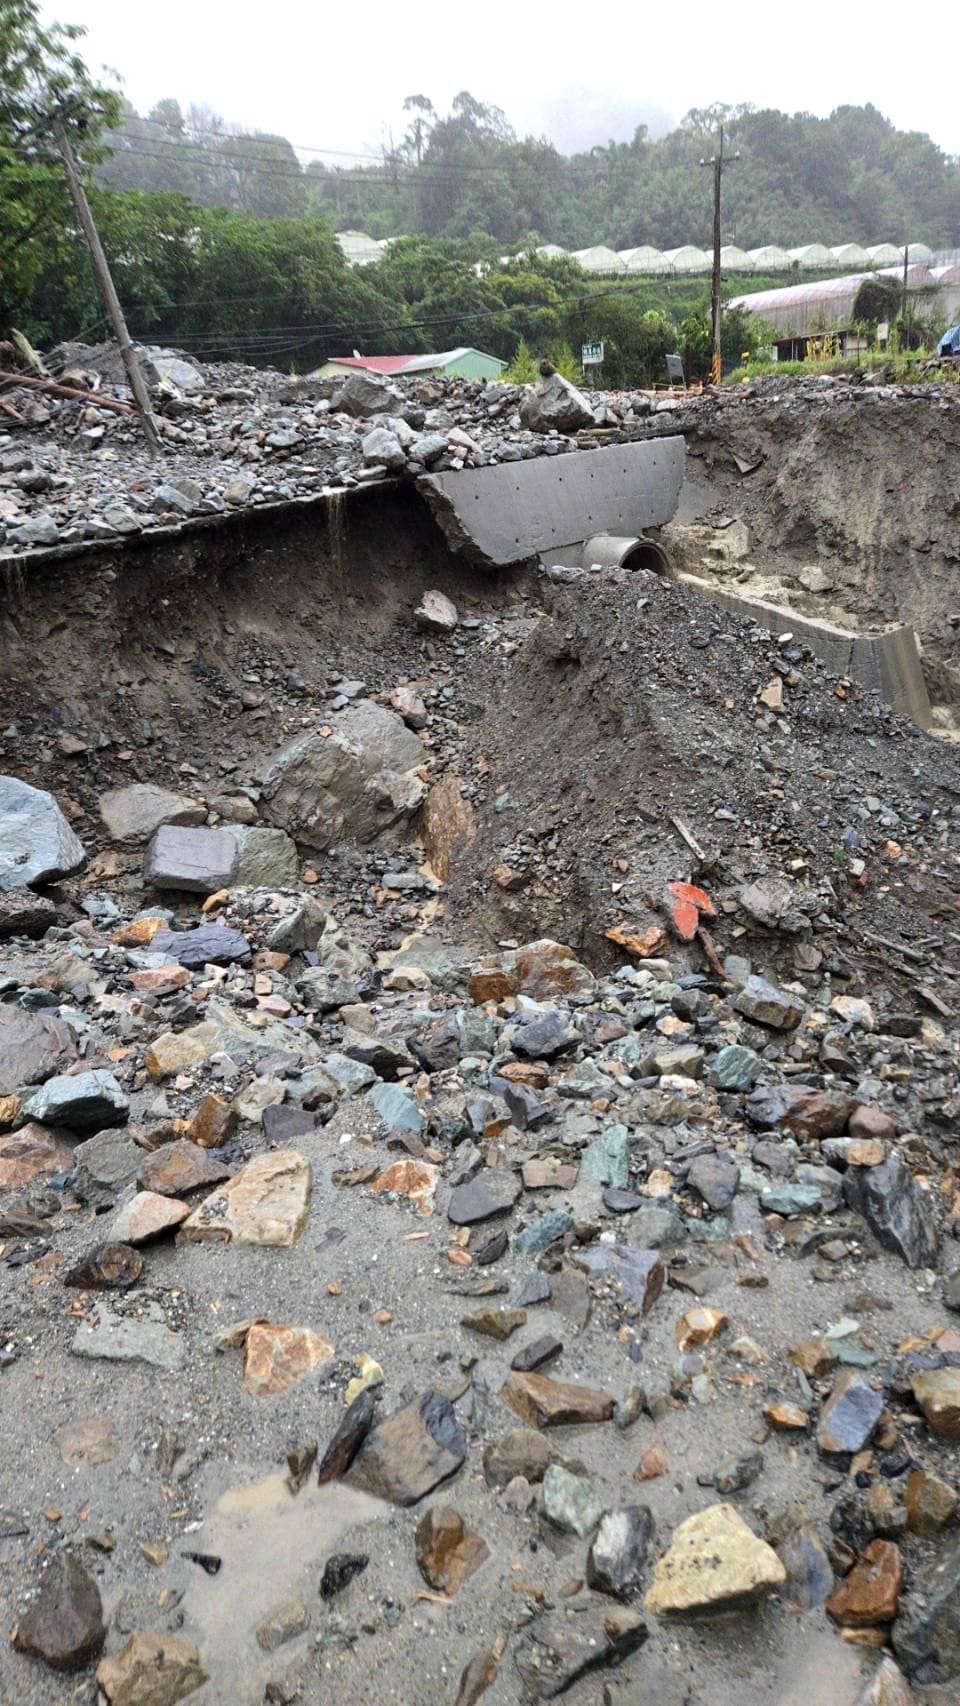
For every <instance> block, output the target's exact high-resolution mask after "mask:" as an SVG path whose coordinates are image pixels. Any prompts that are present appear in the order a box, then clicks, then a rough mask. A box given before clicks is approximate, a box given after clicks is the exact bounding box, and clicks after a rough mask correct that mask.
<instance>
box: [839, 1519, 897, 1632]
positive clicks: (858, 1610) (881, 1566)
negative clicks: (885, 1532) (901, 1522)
mask: <svg viewBox="0 0 960 1706" xmlns="http://www.w3.org/2000/svg"><path fill="white" fill-rule="evenodd" d="M902 1582H903V1561H902V1559H901V1557H900V1548H899V1546H896V1545H895V1544H894V1542H893V1541H892V1540H871V1542H870V1544H869V1546H868V1547H867V1548H866V1550H865V1551H864V1553H863V1556H862V1557H861V1558H859V1559H858V1560H857V1562H856V1563H855V1564H854V1566H853V1569H852V1570H851V1571H850V1574H849V1575H848V1576H844V1578H843V1581H842V1582H841V1583H840V1586H839V1587H838V1588H837V1589H836V1590H835V1591H834V1592H833V1593H832V1594H831V1595H830V1598H829V1599H828V1600H827V1610H828V1612H829V1613H830V1616H831V1617H832V1618H833V1620H834V1622H835V1623H843V1624H845V1625H847V1626H848V1627H849V1628H851V1629H871V1628H874V1627H875V1626H876V1625H877V1624H878V1623H892V1622H893V1619H894V1618H895V1617H896V1615H897V1605H898V1603H899V1599H900V1588H901V1584H902Z"/></svg>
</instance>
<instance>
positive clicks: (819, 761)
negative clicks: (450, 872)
mask: <svg viewBox="0 0 960 1706" xmlns="http://www.w3.org/2000/svg"><path fill="white" fill-rule="evenodd" d="M542 598H543V603H544V605H545V614H544V617H543V620H542V621H541V623H540V625H539V626H538V627H537V628H536V630H535V631H534V633H533V634H532V636H531V638H530V640H529V642H528V644H527V646H526V647H525V648H524V650H523V653H522V654H521V656H520V657H519V658H518V660H517V662H516V666H515V668H514V670H513V672H512V676H511V680H510V683H509V687H508V690H507V692H506V695H505V696H504V697H503V698H502V699H501V700H499V701H498V702H497V704H496V705H495V706H491V707H490V709H489V711H488V713H487V715H486V717H485V718H484V720H483V722H482V723H481V724H480V726H479V728H478V729H477V731H476V735H475V740H474V742H473V752H472V754H468V757H467V774H468V776H470V777H471V779H472V780H474V781H475V782H476V785H477V789H478V793H479V792H480V791H481V790H482V799H483V804H482V806H481V809H480V812H479V820H478V821H479V835H478V839H477V841H476V843H475V845H474V847H473V849H472V850H471V852H470V854H469V858H468V860H467V861H466V862H465V864H464V865H463V866H461V868H460V870H459V871H458V872H457V873H456V875H455V877H454V881H453V891H454V898H455V903H456V904H455V908H454V911H455V915H456V917H457V918H458V919H459V920H461V921H462V928H463V929H464V930H471V929H472V930H474V931H476V929H477V926H478V922H479V921H480V920H482V921H483V922H484V924H485V925H486V927H487V929H488V930H489V933H490V935H491V936H492V937H494V938H496V937H497V936H500V935H503V934H505V933H506V934H518V933H519V934H520V935H524V934H528V933H529V932H530V931H532V930H536V929H549V930H550V931H552V932H553V933H555V934H559V935H560V937H561V938H562V939H564V940H568V939H569V940H573V941H575V942H577V943H578V944H579V945H580V946H581V947H582V949H583V951H584V953H585V954H586V955H587V957H588V958H590V959H591V960H593V959H598V960H599V961H600V962H601V963H603V962H604V961H606V962H607V963H609V961H610V958H611V947H610V944H609V942H607V941H606V940H605V935H604V933H605V931H606V930H607V929H608V928H609V927H610V926H613V925H615V924H617V923H618V922H622V921H623V919H627V920H628V921H629V922H630V923H631V924H638V925H640V926H641V927H643V928H646V927H648V926H650V925H651V924H652V923H653V922H654V921H655V920H656V919H657V917H660V918H661V921H662V899H663V891H664V887H665V884H666V883H667V882H669V881H672V880H675V879H677V878H681V877H685V876H687V875H690V874H700V875H706V876H707V877H708V878H709V880H710V884H711V887H712V888H713V889H716V890H717V891H718V892H719V894H720V895H721V896H725V895H726V894H727V893H728V892H729V893H731V894H732V893H733V892H734V891H735V890H736V888H737V886H738V885H740V884H742V883H745V882H747V881H749V880H750V879H751V877H753V876H754V875H756V874H758V873H759V874H763V873H766V872H768V871H780V870H783V871H787V872H789V873H790V874H791V879H792V880H793V881H795V882H796V884H797V885H798V887H799V888H801V889H804V890H806V891H808V892H811V893H813V894H816V895H817V896H819V897H820V905H819V908H818V911H819V917H820V921H821V922H822V925H823V931H824V934H823V943H824V948H825V951H826V952H828V954H829V955H830V956H831V958H833V959H834V960H835V962H836V963H837V965H838V969H839V970H840V971H841V975H850V973H849V969H848V970H847V971H846V973H844V971H843V963H844V960H845V957H846V949H845V948H844V943H845V942H847V941H848V940H849V938H851V937H856V938H857V941H858V952H862V949H863V942H862V938H863V933H864V931H866V930H870V931H873V932H874V933H876V934H879V935H881V936H892V937H900V938H902V939H903V940H904V941H905V942H907V943H909V942H911V941H915V940H916V939H917V938H918V937H925V936H928V935H929V934H930V932H931V931H933V932H935V934H936V935H937V938H938V939H940V938H941V937H942V936H943V935H944V927H943V924H942V919H943V917H944V915H947V916H949V915H950V914H951V911H952V907H951V902H950V900H949V898H948V897H946V896H945V895H944V891H943V883H942V873H941V871H940V861H941V858H942V857H943V854H942V849H944V848H945V847H946V846H948V845H949V846H951V847H952V846H953V845H954V838H955V831H956V813H957V810H958V802H960V791H958V788H957V782H956V767H955V761H954V757H953V753H952V751H951V750H950V749H948V748H944V747H942V746H940V745H939V744H938V743H937V742H935V741H932V740H930V739H929V738H927V737H925V736H923V735H921V734H920V733H919V731H918V730H917V729H916V728H914V726H913V725H912V724H910V723H908V722H905V721H903V720H902V719H899V718H896V717H894V716H892V715H891V714H890V713H889V712H888V711H886V710H885V708H884V707H883V706H881V705H880V704H879V703H878V701H877V700H876V699H875V698H873V697H872V696H871V695H869V694H867V693H865V692H864V691H862V690H861V689H859V688H858V687H856V686H855V685H853V684H851V683H840V682H837V681H835V680H833V679H831V678H830V677H829V675H828V674H827V672H826V670H825V668H824V666H823V664H822V663H821V662H820V661H819V660H818V659H816V658H814V657H813V656H812V655H811V654H810V653H809V652H807V651H805V650H804V649H803V648H802V647H797V646H795V645H794V644H793V643H792V641H791V639H790V637H789V636H786V635H781V636H774V635H771V634H770V633H768V632H767V631H766V630H763V629H760V628H756V627H754V626H753V625H751V624H750V623H748V622H745V621H743V620H741V619H739V618H736V617H734V616H732V615H730V614H728V613H726V612H724V611H723V610H722V609H720V608H718V607H715V606H713V605H712V604H706V603H705V602H704V601H703V600H702V599H701V598H699V597H697V595H696V594H695V593H693V592H691V591H690V590H688V589H687V588H685V587H683V586H677V585H671V584H669V583H665V582H663V581H660V580H658V579H657V578H655V577H653V576H648V575H632V574H630V573H629V572H628V571H607V572H605V573H603V574H602V575H596V576H582V577H581V578H580V579H579V580H577V581H576V582H575V583H574V584H572V585H561V586H556V585H552V584H551V583H550V582H549V581H548V580H546V579H544V581H543V593H542ZM774 684H778V685H776V686H774ZM772 686H773V691H772V693H769V695H768V696H769V697H771V698H773V699H774V700H776V698H777V696H778V694H779V695H780V696H781V697H782V704H781V707H780V709H779V710H777V711H774V710H771V709H769V708H768V706H767V705H766V704H764V703H763V702H762V700H761V699H760V695H761V694H764V693H766V692H767V690H768V689H770V688H771V687H772ZM481 770H482V774H480V773H479V772H480V771H481ZM683 828H686V829H687V830H688V831H689V832H691V836H690V837H689V838H688V839H687V840H685V839H684V836H683ZM690 838H692V841H693V843H694V844H696V845H697V846H699V847H700V849H701V853H700V855H698V854H697V853H696V852H693V851H692V850H691V845H690ZM950 857H951V858H952V854H951V855H950ZM498 867H506V869H507V870H508V871H509V872H510V873H511V875H510V877H509V878H508V879H506V880H507V881H508V882H509V887H507V888H501V887H500V886H499V885H498V882H497V880H496V878H492V873H493V871H494V870H495V869H496V868H498ZM737 922H738V924H739V925H740V926H742V925H743V923H744V920H743V919H738V921H737ZM746 922H747V924H748V926H749V920H747V921H746ZM719 933H720V934H721V936H722V935H724V934H725V932H724V930H723V927H722V926H721V927H720V931H719ZM883 957H884V956H883V954H882V953H881V954H880V955H879V956H878V955H874V958H875V959H878V960H879V959H882V958H883ZM951 957H955V956H951Z"/></svg>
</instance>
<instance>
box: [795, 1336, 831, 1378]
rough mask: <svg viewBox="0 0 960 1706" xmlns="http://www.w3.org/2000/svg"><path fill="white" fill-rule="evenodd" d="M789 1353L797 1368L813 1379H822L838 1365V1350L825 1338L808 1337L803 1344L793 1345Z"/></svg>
mask: <svg viewBox="0 0 960 1706" xmlns="http://www.w3.org/2000/svg"><path fill="white" fill-rule="evenodd" d="M787 1355H788V1356H789V1358H790V1361H791V1362H792V1363H793V1364H794V1365H795V1367H797V1368H802V1370H803V1372H804V1374H806V1375H809V1377H810V1379H811V1380H822V1379H823V1376H824V1375H825V1374H829V1373H830V1370H831V1369H832V1368H834V1367H835V1366H836V1361H837V1357H836V1352H835V1351H833V1350H831V1348H830V1346H829V1345H828V1344H827V1342H826V1340H825V1339H808V1340H807V1341H806V1343H805V1344H803V1345H791V1346H790V1349H789V1351H788V1352H787Z"/></svg>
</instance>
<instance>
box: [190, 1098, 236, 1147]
mask: <svg viewBox="0 0 960 1706" xmlns="http://www.w3.org/2000/svg"><path fill="white" fill-rule="evenodd" d="M236 1129H237V1112H236V1109H235V1108H234V1107H233V1106H232V1105H231V1103H229V1102H224V1101H223V1099H222V1098H221V1097H220V1096H215V1095H213V1093H212V1092H211V1093H210V1094H209V1095H207V1096H204V1098H203V1101H202V1102H201V1103H200V1106H199V1108H198V1109H197V1111H196V1113H195V1114H194V1116H193V1118H192V1120H191V1121H190V1130H189V1134H188V1135H189V1137H190V1141H191V1143H199V1145H200V1148H201V1149H220V1148H221V1147H222V1145H223V1144H225V1143H229V1142H230V1139H231V1137H232V1136H233V1134H234V1132H235V1131H236Z"/></svg>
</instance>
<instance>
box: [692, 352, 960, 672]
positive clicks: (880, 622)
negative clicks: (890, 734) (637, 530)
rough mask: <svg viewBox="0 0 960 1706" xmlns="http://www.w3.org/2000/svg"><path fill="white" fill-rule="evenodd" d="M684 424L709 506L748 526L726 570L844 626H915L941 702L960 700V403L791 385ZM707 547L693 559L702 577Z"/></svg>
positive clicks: (701, 413)
mask: <svg viewBox="0 0 960 1706" xmlns="http://www.w3.org/2000/svg"><path fill="white" fill-rule="evenodd" d="M767 383H768V385H769V383H770V382H767ZM683 430H684V431H685V433H686V437H687V449H688V458H689V461H688V474H689V477H690V479H691V480H692V481H694V482H696V483H697V484H698V485H699V486H700V487H702V488H703V497H702V501H703V502H704V504H705V505H706V506H708V507H713V508H714V509H715V511H716V512H718V513H723V514H724V515H725V516H726V517H735V518H738V519H742V520H743V521H745V522H746V524H747V527H748V529H749V535H748V538H747V539H746V540H745V542H744V547H743V548H742V549H741V550H740V551H739V552H738V553H737V554H736V556H735V557H734V559H733V561H732V563H730V564H728V565H727V572H732V573H735V574H736V575H737V577H738V579H739V580H742V581H743V582H744V583H745V584H746V585H747V586H750V585H751V584H753V585H757V586H759V585H760V584H761V583H762V584H763V586H764V588H765V592H764V595H765V596H776V589H777V587H779V588H780V589H781V593H780V596H781V597H782V598H783V599H784V601H785V602H786V601H789V602H790V603H791V604H792V605H794V606H795V607H796V608H797V609H800V610H804V611H806V612H808V613H809V614H812V615H815V616H820V617H823V618H825V619H827V620H832V621H839V622H840V623H841V624H843V625H846V626H851V627H854V628H859V629H871V628H874V629H876V628H882V627H883V626H884V625H885V624H887V623H894V622H905V623H909V624H911V625H912V626H913V627H914V628H915V629H916V631H917V634H918V636H919V639H920V643H921V646H922V649H923V659H924V671H925V673H926V675H927V678H928V684H929V687H930V694H931V698H932V699H934V700H935V701H939V702H942V703H953V704H956V703H958V702H960V626H958V625H956V618H957V616H958V613H960V597H958V594H960V525H958V523H960V490H958V486H957V480H956V468H957V465H958V462H960V398H958V399H956V400H954V399H953V398H951V397H949V396H948V397H940V396H935V397H931V396H930V395H928V394H926V393H925V392H924V391H923V390H921V391H920V393H919V394H917V393H916V392H914V393H913V394H911V393H909V392H903V393H894V394H891V395H887V394H886V393H885V392H882V391H880V392H878V391H876V390H870V389H865V388H859V387H856V386H852V385H849V384H845V383H829V382H827V383H825V384H822V385H821V387H820V394H819V396H817V395H816V394H811V391H810V389H809V388H808V387H805V388H804V389H803V390H796V389H794V388H792V387H791V386H790V385H789V384H784V383H781V384H780V385H779V386H778V387H777V388H776V389H775V390H774V391H773V393H772V394H769V393H768V394H767V395H762V396H754V395H751V394H750V388H749V387H748V388H746V392H745V394H744V395H743V396H739V395H738V394H737V393H734V394H733V400H731V401H727V400H726V399H724V402H723V404H722V405H720V406H718V405H716V404H713V405H709V406H702V407H700V408H699V409H694V410H691V411H690V412H689V416H688V417H687V416H685V418H684V422H683ZM675 544H676V545H677V546H678V547H679V548H680V549H681V550H682V542H681V541H680V540H679V539H678V540H676V541H675ZM702 546H703V541H702V540H699V539H698V540H696V542H695V545H694V551H693V561H692V562H690V563H689V565H685V566H690V567H691V568H693V569H694V570H695V572H700V573H702V572H703V568H702V566H701V552H702ZM721 549H722V546H721ZM707 566H708V567H710V566H712V568H713V569H714V570H716V569H717V568H718V567H719V568H721V569H722V568H723V564H722V562H719V561H718V555H714V556H713V557H712V561H711V559H710V558H708V563H707ZM811 571H815V573H813V575H811ZM811 586H812V587H813V589H814V590H812V591H811V590H809V589H810V587H811Z"/></svg>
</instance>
